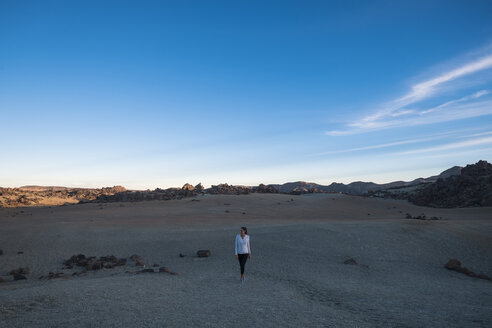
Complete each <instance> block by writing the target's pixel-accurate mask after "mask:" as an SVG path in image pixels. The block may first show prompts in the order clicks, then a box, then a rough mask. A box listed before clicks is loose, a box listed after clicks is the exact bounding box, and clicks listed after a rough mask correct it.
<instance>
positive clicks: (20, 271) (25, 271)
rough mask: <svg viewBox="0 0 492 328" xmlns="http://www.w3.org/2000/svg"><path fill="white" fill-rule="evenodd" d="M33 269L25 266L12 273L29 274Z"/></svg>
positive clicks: (11, 273)
mask: <svg viewBox="0 0 492 328" xmlns="http://www.w3.org/2000/svg"><path fill="white" fill-rule="evenodd" d="M30 272H31V271H30V270H29V267H25V268H18V269H14V270H12V271H10V273H9V274H10V275H16V274H29V273H30Z"/></svg>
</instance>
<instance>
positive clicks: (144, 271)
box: [137, 269, 155, 273]
mask: <svg viewBox="0 0 492 328" xmlns="http://www.w3.org/2000/svg"><path fill="white" fill-rule="evenodd" d="M154 272H155V271H154V269H143V270H140V271H138V272H137V273H154Z"/></svg>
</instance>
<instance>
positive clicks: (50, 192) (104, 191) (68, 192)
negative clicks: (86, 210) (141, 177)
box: [0, 186, 126, 207]
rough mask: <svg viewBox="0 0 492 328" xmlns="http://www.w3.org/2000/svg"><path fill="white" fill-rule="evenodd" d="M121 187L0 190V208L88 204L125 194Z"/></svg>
mask: <svg viewBox="0 0 492 328" xmlns="http://www.w3.org/2000/svg"><path fill="white" fill-rule="evenodd" d="M125 191H126V188H124V187H122V186H114V187H105V188H100V189H89V188H65V187H41V186H26V187H20V188H0V207H18V206H43V205H47V204H49V205H52V204H53V203H55V204H57V205H63V204H66V203H71V204H74V203H79V202H81V203H83V202H90V201H93V200H95V199H97V198H98V197H101V196H103V195H104V196H107V195H114V194H116V193H121V192H125Z"/></svg>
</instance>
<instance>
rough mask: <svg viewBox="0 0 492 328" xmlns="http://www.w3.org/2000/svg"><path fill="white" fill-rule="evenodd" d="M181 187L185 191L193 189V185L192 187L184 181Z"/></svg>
mask: <svg viewBox="0 0 492 328" xmlns="http://www.w3.org/2000/svg"><path fill="white" fill-rule="evenodd" d="M181 189H182V190H186V191H193V190H195V187H193V186H192V185H190V184H189V183H186V184H185V185H184V186H183V187H182V188H181Z"/></svg>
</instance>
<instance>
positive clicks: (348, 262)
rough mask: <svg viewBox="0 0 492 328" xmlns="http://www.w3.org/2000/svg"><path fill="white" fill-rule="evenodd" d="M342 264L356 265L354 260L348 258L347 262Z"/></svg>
mask: <svg viewBox="0 0 492 328" xmlns="http://www.w3.org/2000/svg"><path fill="white" fill-rule="evenodd" d="M343 264H351V265H357V261H356V260H355V259H354V258H352V257H351V258H349V259H348V260H345V261H344V262H343Z"/></svg>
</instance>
